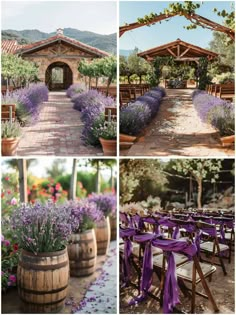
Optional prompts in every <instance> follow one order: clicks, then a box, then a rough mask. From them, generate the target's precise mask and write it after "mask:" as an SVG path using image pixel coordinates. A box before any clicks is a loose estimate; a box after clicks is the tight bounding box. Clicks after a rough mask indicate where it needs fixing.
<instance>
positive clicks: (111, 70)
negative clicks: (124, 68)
mask: <svg viewBox="0 0 236 315" xmlns="http://www.w3.org/2000/svg"><path fill="white" fill-rule="evenodd" d="M78 71H79V72H80V73H81V74H82V75H84V76H85V77H88V78H89V89H90V88H91V79H92V78H94V79H96V87H97V84H98V79H99V78H102V77H105V78H107V95H108V89H109V86H110V84H111V83H112V82H113V81H114V80H115V79H116V71H117V64H116V57H115V56H108V57H104V58H100V59H94V60H93V61H92V62H87V61H85V60H82V61H81V62H80V63H79V66H78Z"/></svg>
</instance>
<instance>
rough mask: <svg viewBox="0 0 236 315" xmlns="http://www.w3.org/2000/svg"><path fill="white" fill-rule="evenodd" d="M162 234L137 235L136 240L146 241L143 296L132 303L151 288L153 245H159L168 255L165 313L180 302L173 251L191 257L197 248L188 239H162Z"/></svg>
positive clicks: (142, 284) (142, 283) (133, 301)
mask: <svg viewBox="0 0 236 315" xmlns="http://www.w3.org/2000/svg"><path fill="white" fill-rule="evenodd" d="M160 238H161V236H158V235H155V234H142V235H135V236H134V240H135V241H137V242H140V243H142V242H146V245H145V251H144V259H143V271H142V272H143V273H142V281H141V288H140V290H141V292H142V294H141V296H139V297H137V298H136V299H135V300H132V301H131V303H130V304H134V303H136V302H139V301H141V300H143V299H145V297H146V296H147V293H148V290H149V289H150V286H151V283H152V272H153V262H152V250H151V249H152V246H155V247H158V248H160V249H162V250H163V252H164V254H165V255H167V263H168V268H167V273H166V280H165V289H164V305H163V311H164V313H169V312H171V311H172V310H173V307H174V306H175V305H176V304H177V303H179V297H178V285H177V278H176V272H175V269H176V266H175V259H174V255H173V253H182V254H184V255H186V256H188V257H189V258H191V257H193V256H194V255H195V254H196V252H197V248H196V246H195V245H194V244H192V243H189V242H188V241H182V240H179V241H178V240H168V239H165V240H163V239H160Z"/></svg>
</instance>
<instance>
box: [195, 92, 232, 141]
mask: <svg viewBox="0 0 236 315" xmlns="http://www.w3.org/2000/svg"><path fill="white" fill-rule="evenodd" d="M192 99H193V104H194V107H195V109H196V111H197V113H198V115H199V117H200V118H201V120H202V121H203V122H206V123H210V124H212V126H214V127H215V128H217V129H219V132H220V135H221V136H224V135H232V134H234V129H235V127H234V126H235V123H234V121H235V120H234V117H235V115H234V106H233V104H232V103H230V102H227V101H225V100H222V99H220V98H218V97H215V96H212V95H209V94H207V93H206V92H205V91H200V90H196V91H194V92H193V94H192Z"/></svg>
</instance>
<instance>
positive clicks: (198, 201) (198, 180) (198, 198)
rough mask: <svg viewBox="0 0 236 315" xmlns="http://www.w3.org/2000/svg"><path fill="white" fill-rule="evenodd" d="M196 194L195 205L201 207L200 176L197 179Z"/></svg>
mask: <svg viewBox="0 0 236 315" xmlns="http://www.w3.org/2000/svg"><path fill="white" fill-rule="evenodd" d="M197 184H198V194H197V207H198V208H201V207H202V178H198V179H197Z"/></svg>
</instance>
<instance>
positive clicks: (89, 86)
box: [89, 77, 91, 90]
mask: <svg viewBox="0 0 236 315" xmlns="http://www.w3.org/2000/svg"><path fill="white" fill-rule="evenodd" d="M90 89H91V77H89V90H90Z"/></svg>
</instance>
